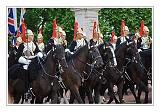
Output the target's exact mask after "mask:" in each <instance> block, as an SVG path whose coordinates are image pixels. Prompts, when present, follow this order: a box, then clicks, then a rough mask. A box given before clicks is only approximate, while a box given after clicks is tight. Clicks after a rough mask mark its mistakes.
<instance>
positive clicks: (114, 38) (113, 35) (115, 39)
mask: <svg viewBox="0 0 160 112" xmlns="http://www.w3.org/2000/svg"><path fill="white" fill-rule="evenodd" d="M116 42H117V36H116V35H115V33H114V31H112V35H111V37H110V40H109V43H110V44H112V46H113V49H114V50H115V49H116Z"/></svg>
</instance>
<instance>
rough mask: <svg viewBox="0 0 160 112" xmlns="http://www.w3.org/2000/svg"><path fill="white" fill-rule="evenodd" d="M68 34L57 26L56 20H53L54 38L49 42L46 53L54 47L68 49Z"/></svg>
mask: <svg viewBox="0 0 160 112" xmlns="http://www.w3.org/2000/svg"><path fill="white" fill-rule="evenodd" d="M65 37H66V34H65V31H63V30H62V28H61V27H59V26H57V24H56V20H53V32H52V37H51V38H50V39H49V40H48V43H47V45H46V48H45V51H46V52H48V51H49V50H51V49H52V47H53V45H58V44H60V45H63V47H64V48H66V47H67V41H66V40H65Z"/></svg>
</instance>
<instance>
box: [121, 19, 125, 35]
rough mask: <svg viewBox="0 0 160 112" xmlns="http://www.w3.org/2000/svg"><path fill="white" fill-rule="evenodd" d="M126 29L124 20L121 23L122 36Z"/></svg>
mask: <svg viewBox="0 0 160 112" xmlns="http://www.w3.org/2000/svg"><path fill="white" fill-rule="evenodd" d="M124 27H125V23H124V20H123V19H122V23H121V36H122V35H124Z"/></svg>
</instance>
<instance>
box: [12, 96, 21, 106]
mask: <svg viewBox="0 0 160 112" xmlns="http://www.w3.org/2000/svg"><path fill="white" fill-rule="evenodd" d="M20 100H21V96H18V95H16V96H14V102H13V103H14V104H18V103H19V102H20Z"/></svg>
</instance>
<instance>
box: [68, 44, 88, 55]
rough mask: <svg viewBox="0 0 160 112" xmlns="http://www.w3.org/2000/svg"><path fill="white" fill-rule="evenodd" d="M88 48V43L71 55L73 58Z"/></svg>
mask: <svg viewBox="0 0 160 112" xmlns="http://www.w3.org/2000/svg"><path fill="white" fill-rule="evenodd" d="M86 48H88V45H85V46H83V47H81V48H79V49H78V50H77V51H76V52H75V53H74V54H73V55H72V56H71V58H76V57H77V56H78V55H79V54H80V53H81V52H83V51H85V50H86Z"/></svg>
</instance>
